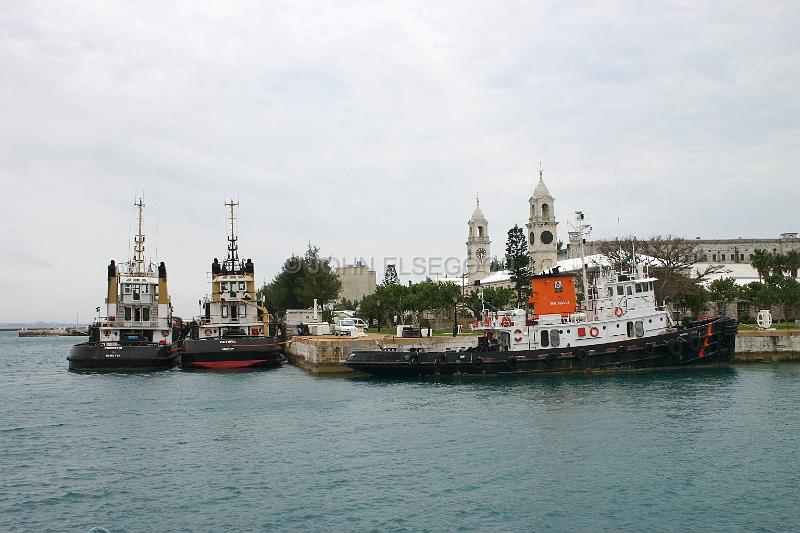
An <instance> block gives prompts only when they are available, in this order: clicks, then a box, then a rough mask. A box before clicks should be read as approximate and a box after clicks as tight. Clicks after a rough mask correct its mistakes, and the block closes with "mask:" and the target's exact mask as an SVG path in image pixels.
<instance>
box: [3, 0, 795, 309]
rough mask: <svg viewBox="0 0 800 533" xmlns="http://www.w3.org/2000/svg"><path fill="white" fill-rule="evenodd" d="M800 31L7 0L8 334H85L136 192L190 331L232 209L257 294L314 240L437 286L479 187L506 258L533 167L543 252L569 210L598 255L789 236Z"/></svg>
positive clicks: (615, 19) (521, 14)
mask: <svg viewBox="0 0 800 533" xmlns="http://www.w3.org/2000/svg"><path fill="white" fill-rule="evenodd" d="M798 27H800V4H798V3H797V2H769V1H767V2H750V1H744V2H676V3H669V2H566V1H555V2H530V1H524V2H523V1H519V2H516V1H497V2H484V1H477V0H476V1H470V0H465V1H460V2H429V1H419V2H415V1H409V2H372V1H369V2H368V1H352V2H350V1H348V2H334V1H330V2H328V1H324V2H323V1H304V0H291V1H287V2H255V1H253V2H242V1H238V0H228V1H226V2H218V1H214V2H203V1H193V2H181V1H176V2H166V3H165V2H155V1H153V2H150V1H141V2H121V1H120V2H82V3H81V2H78V3H61V2H51V1H35V0H34V1H30V2H3V3H1V4H0V66H1V67H2V71H1V72H2V73H1V74H0V117H1V119H0V185H2V192H3V194H2V196H1V197H0V202H1V203H0V208H1V209H0V249H2V255H3V260H2V262H1V263H2V265H0V290H2V291H3V298H2V299H0V322H27V321H36V320H55V321H72V320H75V317H76V316H78V317H79V318H80V320H81V321H82V322H83V321H86V320H89V319H90V318H91V317H92V316H93V314H94V308H95V307H96V306H99V305H100V306H102V305H103V298H104V297H105V272H106V270H105V269H106V265H107V264H108V261H109V260H110V259H112V258H113V259H115V260H117V261H124V260H126V258H127V257H129V255H130V253H129V249H130V247H129V242H130V235H131V233H132V228H133V224H134V208H133V203H134V200H135V198H136V197H137V196H140V195H142V194H143V195H144V201H145V204H146V210H145V217H146V218H145V229H146V234H147V254H148V255H149V256H152V257H153V259H154V260H159V261H161V260H163V261H165V262H166V264H167V269H168V272H169V285H170V291H171V294H172V299H173V306H174V308H175V312H176V314H178V315H180V316H183V317H190V316H192V315H194V314H196V313H197V312H198V308H197V301H198V299H199V298H200V297H201V296H202V295H204V294H206V293H207V292H208V289H209V287H208V272H209V270H210V263H211V260H212V259H213V258H214V257H222V256H223V255H224V254H225V245H226V241H225V235H226V224H225V216H226V211H225V206H224V203H225V201H226V199H227V198H229V197H235V198H238V199H239V201H240V217H239V236H240V250H241V253H242V256H243V257H250V258H252V259H253V261H254V263H255V266H256V278H257V280H258V281H259V282H261V281H264V280H267V281H268V280H270V279H272V277H273V276H274V275H275V274H276V273H277V272H278V271H279V269H280V266H281V264H282V263H283V261H284V259H285V258H286V257H288V256H289V255H291V254H292V253H302V252H303V251H304V250H305V248H306V247H307V245H308V243H313V244H314V245H316V246H319V247H320V250H321V253H322V254H324V255H329V256H332V257H334V258H335V260H336V262H337V263H341V262H348V263H352V262H353V260H354V259H355V258H364V259H365V260H366V261H367V262H368V263H372V264H374V265H375V267H376V269H377V270H378V279H379V281H380V279H381V278H382V274H383V265H384V264H385V263H386V262H398V261H399V260H398V259H397V258H403V263H404V264H405V265H410V264H411V263H412V262H413V260H414V258H423V264H426V265H431V266H430V267H429V268H428V272H427V274H430V275H432V276H435V275H436V273H437V272H435V270H436V269H437V265H439V264H441V263H442V262H443V261H444V260H446V258H458V259H463V258H464V256H465V255H466V247H465V240H466V237H467V220H468V219H469V217H470V215H471V213H472V211H473V209H474V205H475V196H476V194H479V195H480V201H481V208H482V210H483V212H484V214H485V215H486V217H487V219H488V220H489V234H490V237H491V238H492V250H491V254H492V255H501V254H502V250H503V248H504V243H505V234H506V232H507V230H508V228H510V227H511V226H513V225H514V224H515V223H516V224H520V225H522V224H524V223H526V222H527V217H528V203H527V202H528V198H529V196H530V195H531V193H532V191H533V188H534V186H535V185H536V181H537V179H538V171H539V166H540V162H541V165H542V168H543V173H544V179H545V182H546V183H547V186H548V187H549V189H550V192H551V193H552V194H553V196H554V197H555V214H556V217H557V219H558V220H559V221H560V225H559V235H558V238H559V239H561V240H565V241H566V240H567V238H566V232H567V231H568V229H569V228H568V224H567V221H568V220H569V219H570V218H571V217H572V213H573V212H574V211H575V210H578V209H580V210H583V211H584V212H585V213H586V215H587V219H588V220H589V221H590V223H591V224H592V226H593V233H592V235H591V237H592V238H601V237H613V236H615V235H617V234H618V233H622V234H635V235H637V236H640V237H646V236H648V235H653V234H668V233H671V234H676V235H680V236H685V237H690V238H694V237H702V238H735V237H764V238H776V237H778V235H779V234H780V233H781V232H789V231H800V217H798V215H797V206H798V198H800V194H798V177H797V176H798V171H797V169H798V168H800V150H798V149H797V147H798V146H800V32H798V31H797V28H798ZM418 262H419V261H418ZM405 270H409V271H410V269H409V268H406V269H405ZM410 274H411V273H410V272H409V273H404V272H401V279H403V278H405V279H410V278H411V277H414V276H411V275H410ZM415 275H416V276H418V275H419V274H418V273H417V274H415Z"/></svg>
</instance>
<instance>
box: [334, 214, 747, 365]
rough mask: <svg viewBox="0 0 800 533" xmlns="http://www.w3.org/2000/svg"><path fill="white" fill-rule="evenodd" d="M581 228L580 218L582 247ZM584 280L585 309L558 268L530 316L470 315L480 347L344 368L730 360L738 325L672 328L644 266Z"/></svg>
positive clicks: (374, 353) (539, 286) (535, 283)
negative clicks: (591, 279) (478, 331)
mask: <svg viewBox="0 0 800 533" xmlns="http://www.w3.org/2000/svg"><path fill="white" fill-rule="evenodd" d="M585 227H586V226H585V225H584V224H583V215H582V214H581V213H579V216H578V220H577V225H576V228H577V230H578V231H579V232H580V237H581V238H580V241H581V243H583V231H584V229H585ZM582 247H583V246H582V244H581V248H582ZM581 256H583V252H582V251H581ZM582 277H583V293H584V294H587V295H589V298H588V299H587V300H588V301H587V303H586V305H584V306H583V307H582V308H579V307H578V305H577V298H576V288H575V280H576V276H575V275H573V274H570V273H561V272H559V271H558V268H555V269H553V270H552V271H550V272H548V273H543V274H540V275H537V276H534V277H533V279H532V281H531V288H532V296H531V298H530V300H529V303H530V304H531V305H532V308H533V313H532V314H531V315H528V313H527V312H526V311H525V310H523V309H514V310H508V311H496V312H490V311H488V310H484V311H483V312H482V313H481V315H480V316H476V317H475V322H474V328H475V329H476V330H481V331H483V332H484V333H485V334H484V335H483V336H481V337H480V338H479V342H478V346H477V347H472V348H468V349H465V350H458V351H446V352H425V351H421V350H416V351H414V352H401V351H394V350H390V349H387V350H371V351H359V352H354V353H353V354H351V355H350V356H349V358H348V359H347V366H348V367H350V368H352V369H354V370H358V371H361V372H366V373H368V374H372V375H376V376H418V375H423V374H439V375H449V374H518V373H539V372H571V371H588V370H634V369H645V368H666V367H685V366H701V365H718V364H725V363H728V362H730V361H732V360H733V354H734V341H735V338H736V331H737V327H738V324H737V322H736V320H733V319H731V318H728V317H725V316H721V317H717V318H713V319H710V320H704V321H697V322H691V323H687V324H683V325H678V324H675V323H674V321H673V319H672V317H671V315H670V313H669V311H668V310H667V309H666V307H664V306H659V305H658V304H657V302H656V299H655V293H654V290H653V283H654V282H655V281H657V280H656V279H655V278H652V277H650V276H649V275H648V274H647V272H646V271H645V269H644V268H643V267H642V266H641V265H639V266H636V265H634V268H633V271H632V272H615V271H614V270H613V269H606V270H605V271H604V272H602V273H601V275H599V276H598V277H597V279H596V280H595V283H594V285H593V286H592V287H590V286H589V284H588V282H587V276H586V266H585V263H584V266H583V268H582Z"/></svg>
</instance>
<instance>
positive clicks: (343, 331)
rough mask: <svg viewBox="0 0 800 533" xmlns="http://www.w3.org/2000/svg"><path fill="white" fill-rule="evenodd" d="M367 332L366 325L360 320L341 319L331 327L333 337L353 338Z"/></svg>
mask: <svg viewBox="0 0 800 533" xmlns="http://www.w3.org/2000/svg"><path fill="white" fill-rule="evenodd" d="M366 331H367V324H366V323H365V322H364V321H363V320H361V319H360V318H342V319H340V320H339V322H337V323H336V324H335V325H334V326H333V334H334V335H337V336H339V335H344V336H351V337H354V336H356V335H358V334H359V333H361V332H366Z"/></svg>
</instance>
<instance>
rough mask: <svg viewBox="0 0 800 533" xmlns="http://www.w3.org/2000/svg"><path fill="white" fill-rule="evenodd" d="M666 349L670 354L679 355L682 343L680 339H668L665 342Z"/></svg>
mask: <svg viewBox="0 0 800 533" xmlns="http://www.w3.org/2000/svg"><path fill="white" fill-rule="evenodd" d="M667 349H668V350H669V353H671V354H672V355H680V354H681V352H682V351H683V343H682V342H681V340H680V339H670V341H669V342H668V343H667Z"/></svg>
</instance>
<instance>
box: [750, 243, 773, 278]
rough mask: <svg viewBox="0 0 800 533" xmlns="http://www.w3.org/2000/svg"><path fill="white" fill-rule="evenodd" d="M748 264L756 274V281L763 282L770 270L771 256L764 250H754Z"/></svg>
mask: <svg viewBox="0 0 800 533" xmlns="http://www.w3.org/2000/svg"><path fill="white" fill-rule="evenodd" d="M750 264H751V265H752V266H753V268H755V269H756V271H757V272H758V280H759V281H763V280H765V279H766V278H767V276H769V273H770V271H771V270H772V255H770V253H769V252H768V251H766V250H756V251H755V253H754V254H753V259H751V260H750Z"/></svg>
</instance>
